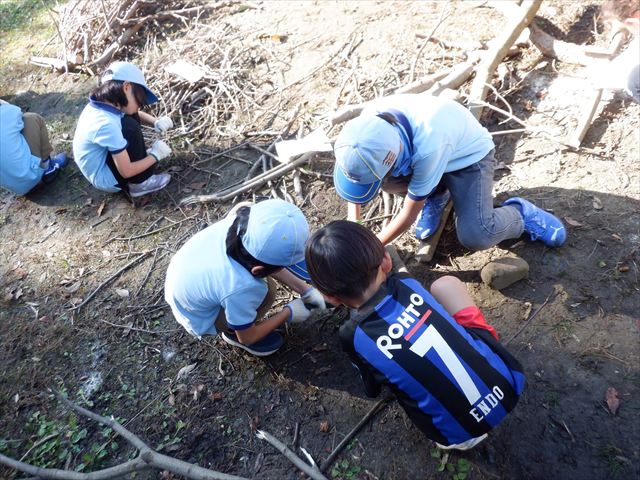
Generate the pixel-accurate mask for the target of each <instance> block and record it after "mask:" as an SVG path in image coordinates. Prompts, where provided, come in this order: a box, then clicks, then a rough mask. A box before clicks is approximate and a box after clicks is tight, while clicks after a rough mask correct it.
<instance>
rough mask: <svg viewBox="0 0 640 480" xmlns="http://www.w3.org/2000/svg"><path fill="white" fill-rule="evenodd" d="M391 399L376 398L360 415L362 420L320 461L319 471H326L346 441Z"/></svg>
mask: <svg viewBox="0 0 640 480" xmlns="http://www.w3.org/2000/svg"><path fill="white" fill-rule="evenodd" d="M390 400H391V397H384V398H382V399H380V400H378V401H377V402H376V404H375V405H374V406H373V407H371V409H370V410H369V411H368V412H367V413H366V414H365V416H364V417H362V420H360V421H359V422H358V424H357V425H356V426H355V427H353V428H352V429H351V431H350V432H349V433H347V434H346V435H345V437H344V438H343V439H342V441H341V442H340V443H339V444H338V446H337V447H336V448H334V449H333V451H332V452H331V454H330V455H329V456H328V457H327V459H326V460H325V461H324V462H322V465H321V466H320V471H321V472H326V471H327V470H328V468H329V467H330V466H331V465H332V464H333V462H334V461H335V459H336V457H337V456H338V455H339V454H340V452H341V451H342V449H343V448H344V447H345V446H346V445H347V443H349V441H350V440H351V439H352V438H353V436H354V435H355V434H356V433H358V432H359V431H360V429H361V428H362V427H364V426H365V424H366V423H367V422H368V421H369V420H370V419H371V418H372V417H373V416H374V415H375V414H376V413H378V412H379V411H380V410H382V408H383V407H384V406H386V405H387V403H388V402H389V401H390Z"/></svg>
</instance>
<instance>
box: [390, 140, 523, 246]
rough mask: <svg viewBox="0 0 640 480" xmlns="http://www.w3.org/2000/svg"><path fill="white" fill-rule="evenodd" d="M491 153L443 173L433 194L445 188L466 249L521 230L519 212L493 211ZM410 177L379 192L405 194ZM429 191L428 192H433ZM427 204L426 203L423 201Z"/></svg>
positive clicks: (396, 179)
mask: <svg viewBox="0 0 640 480" xmlns="http://www.w3.org/2000/svg"><path fill="white" fill-rule="evenodd" d="M493 153H494V150H491V151H490V152H489V153H488V154H487V155H486V156H485V157H484V158H483V159H482V160H480V161H478V162H476V163H474V164H473V165H469V166H468V167H466V168H463V169H462V170H457V171H455V172H449V173H445V174H444V175H443V177H442V180H441V181H440V183H439V184H438V186H437V187H436V188H435V189H434V192H437V193H439V192H440V191H442V190H444V188H445V187H446V188H448V189H449V192H450V193H451V199H452V200H453V209H454V211H455V213H456V232H457V234H458V241H459V242H460V243H461V244H462V245H463V246H464V247H466V248H468V249H469V250H485V249H487V248H490V247H493V246H494V245H497V244H498V243H500V242H501V241H503V240H507V239H509V238H518V237H519V236H520V235H522V232H523V231H524V221H523V220H522V215H520V211H519V210H518V209H517V208H516V207H513V206H511V205H509V206H506V207H498V208H493V197H492V196H491V193H492V191H493V170H494V167H495V161H496V160H495V158H494V156H493ZM410 179H411V177H410V176H406V177H388V178H385V180H384V182H383V183H382V189H383V190H384V191H386V192H389V193H393V194H402V195H404V194H406V193H407V186H408V184H409V180H410ZM434 192H432V193H434ZM427 201H428V200H427Z"/></svg>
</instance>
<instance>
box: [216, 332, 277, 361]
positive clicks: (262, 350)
mask: <svg viewBox="0 0 640 480" xmlns="http://www.w3.org/2000/svg"><path fill="white" fill-rule="evenodd" d="M221 336H222V339H223V340H224V341H225V342H227V343H228V344H229V345H233V346H234V347H239V348H242V349H243V350H246V351H247V352H249V353H250V354H252V355H255V356H256V357H266V356H267V355H271V354H272V353H275V352H277V351H278V350H279V349H280V347H281V346H282V345H283V344H284V339H283V338H282V335H280V334H279V333H278V332H271V333H270V334H269V335H267V336H266V337H264V338H263V339H262V340H259V341H257V342H256V343H252V344H251V345H245V344H243V343H241V342H240V340H238V337H237V335H236V334H235V332H222V335H221Z"/></svg>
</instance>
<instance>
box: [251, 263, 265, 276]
mask: <svg viewBox="0 0 640 480" xmlns="http://www.w3.org/2000/svg"><path fill="white" fill-rule="evenodd" d="M263 272H264V267H263V266H262V265H256V266H255V267H251V275H253V276H254V277H259V276H260V274H261V273H263Z"/></svg>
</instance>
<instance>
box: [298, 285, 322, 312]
mask: <svg viewBox="0 0 640 480" xmlns="http://www.w3.org/2000/svg"><path fill="white" fill-rule="evenodd" d="M300 298H301V299H302V301H303V302H304V304H305V306H306V305H308V306H309V307H310V308H311V310H314V309H316V308H327V305H326V304H325V303H324V297H323V296H322V294H321V293H320V292H319V291H318V289H317V288H313V287H311V288H310V289H309V290H307V291H306V292H304V294H303V295H302V297H300Z"/></svg>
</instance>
